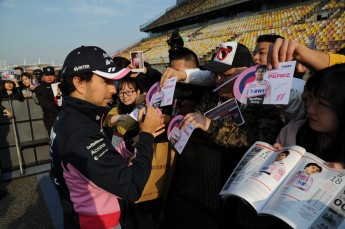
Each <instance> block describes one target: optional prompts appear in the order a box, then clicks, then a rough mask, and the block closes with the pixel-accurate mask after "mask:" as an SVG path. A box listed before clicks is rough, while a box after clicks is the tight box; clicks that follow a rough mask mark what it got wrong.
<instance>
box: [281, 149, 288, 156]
mask: <svg viewBox="0 0 345 229" xmlns="http://www.w3.org/2000/svg"><path fill="white" fill-rule="evenodd" d="M280 153H283V154H285V156H286V157H287V156H289V155H290V151H289V150H284V151H282V152H280Z"/></svg>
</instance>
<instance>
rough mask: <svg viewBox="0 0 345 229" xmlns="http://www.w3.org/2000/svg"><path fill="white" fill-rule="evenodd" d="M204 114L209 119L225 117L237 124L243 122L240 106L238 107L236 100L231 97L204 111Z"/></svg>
mask: <svg viewBox="0 0 345 229" xmlns="http://www.w3.org/2000/svg"><path fill="white" fill-rule="evenodd" d="M204 116H205V117H207V118H209V119H211V120H218V119H227V120H233V122H235V123H236V124H237V125H239V126H240V125H242V124H244V119H243V116H242V113H241V111H240V108H239V107H238V104H237V100H236V99H234V98H232V99H229V100H227V101H225V102H224V103H222V104H220V105H218V106H216V107H214V108H212V109H211V110H209V111H207V112H205V113H204Z"/></svg>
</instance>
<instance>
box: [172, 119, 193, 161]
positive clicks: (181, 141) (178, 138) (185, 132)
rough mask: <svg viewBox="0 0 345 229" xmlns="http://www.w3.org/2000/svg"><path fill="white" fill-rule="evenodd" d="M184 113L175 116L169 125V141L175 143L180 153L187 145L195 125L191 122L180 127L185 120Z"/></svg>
mask: <svg viewBox="0 0 345 229" xmlns="http://www.w3.org/2000/svg"><path fill="white" fill-rule="evenodd" d="M183 117H184V116H183V115H178V116H176V117H174V118H173V119H172V120H171V121H170V123H169V126H168V129H167V134H168V139H169V141H170V142H171V143H172V144H173V145H174V147H175V149H176V150H177V152H178V153H179V154H181V153H182V151H183V149H184V147H185V146H186V144H187V142H188V140H189V138H190V136H191V135H192V132H193V130H194V129H195V127H194V125H193V124H191V123H189V125H188V126H187V127H185V128H183V129H180V124H181V122H182V120H183Z"/></svg>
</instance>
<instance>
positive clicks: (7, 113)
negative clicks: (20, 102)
mask: <svg viewBox="0 0 345 229" xmlns="http://www.w3.org/2000/svg"><path fill="white" fill-rule="evenodd" d="M3 112H5V115H6V116H7V118H8V119H11V118H13V113H12V112H11V111H9V110H7V109H5V110H3Z"/></svg>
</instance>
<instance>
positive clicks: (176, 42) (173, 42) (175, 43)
mask: <svg viewBox="0 0 345 229" xmlns="http://www.w3.org/2000/svg"><path fill="white" fill-rule="evenodd" d="M167 43H168V45H169V46H170V50H169V52H171V51H174V50H176V49H179V48H182V47H183V45H184V42H183V39H182V37H181V35H180V34H179V32H173V33H172V34H171V36H170V38H169V40H167Z"/></svg>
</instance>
